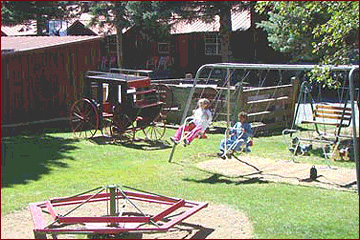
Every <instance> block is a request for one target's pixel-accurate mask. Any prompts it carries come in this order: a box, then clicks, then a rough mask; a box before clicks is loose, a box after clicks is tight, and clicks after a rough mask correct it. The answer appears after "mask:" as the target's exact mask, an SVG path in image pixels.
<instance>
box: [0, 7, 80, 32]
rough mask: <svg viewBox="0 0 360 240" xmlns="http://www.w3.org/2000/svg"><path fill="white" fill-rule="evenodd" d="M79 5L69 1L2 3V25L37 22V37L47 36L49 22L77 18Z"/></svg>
mask: <svg viewBox="0 0 360 240" xmlns="http://www.w3.org/2000/svg"><path fill="white" fill-rule="evenodd" d="M78 7H79V5H77V4H76V2H69V1H1V24H2V25H15V24H28V23H30V20H36V24H37V35H45V34H47V32H46V23H47V21H48V20H64V19H66V18H72V17H74V16H76V15H77V14H76V13H77V12H78V11H76V10H77V9H78Z"/></svg>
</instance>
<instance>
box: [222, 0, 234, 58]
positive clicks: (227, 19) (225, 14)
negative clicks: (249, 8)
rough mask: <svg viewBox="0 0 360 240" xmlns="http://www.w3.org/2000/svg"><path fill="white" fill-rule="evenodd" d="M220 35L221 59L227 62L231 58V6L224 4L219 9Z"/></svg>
mask: <svg viewBox="0 0 360 240" xmlns="http://www.w3.org/2000/svg"><path fill="white" fill-rule="evenodd" d="M219 17H220V29H219V32H220V36H221V61H222V62H229V60H230V58H231V55H232V54H231V50H230V36H231V32H232V23H231V7H229V6H225V7H222V8H221V9H220V13H219Z"/></svg>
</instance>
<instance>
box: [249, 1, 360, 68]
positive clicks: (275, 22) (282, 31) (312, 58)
mask: <svg viewBox="0 0 360 240" xmlns="http://www.w3.org/2000/svg"><path fill="white" fill-rule="evenodd" d="M256 11H258V12H259V13H263V14H267V15H268V20H266V21H262V22H261V23H259V24H258V25H257V27H259V28H263V29H264V30H265V31H266V32H267V33H268V40H269V42H270V44H271V47H273V48H274V49H275V50H277V51H280V52H283V53H287V54H288V55H289V56H290V58H291V60H292V61H293V62H318V63H320V64H334V65H337V64H350V63H351V64H358V58H359V51H358V49H359V2H358V1H319V2H318V1H301V2H299V1H276V2H258V3H257V5H256Z"/></svg>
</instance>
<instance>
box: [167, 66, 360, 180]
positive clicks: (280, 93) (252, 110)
mask: <svg viewBox="0 0 360 240" xmlns="http://www.w3.org/2000/svg"><path fill="white" fill-rule="evenodd" d="M315 67H317V66H315V65H283V64H242V63H217V64H205V65H202V66H201V67H200V68H199V69H198V71H197V72H196V75H195V78H194V79H193V84H192V87H191V89H190V93H189V96H188V98H187V101H186V105H185V107H184V108H183V109H184V110H183V113H182V118H181V124H184V123H185V119H186V118H187V113H188V110H189V107H190V105H191V103H192V100H193V94H194V92H195V90H196V84H197V81H198V80H199V79H200V76H201V75H203V74H204V72H205V73H207V74H208V78H207V79H210V75H211V74H212V73H213V72H214V70H215V69H216V70H222V71H223V72H226V74H225V81H223V82H224V83H225V84H226V85H225V84H224V85H222V86H220V91H217V94H216V97H214V98H213V99H212V104H211V105H212V106H213V111H214V114H213V115H214V119H215V116H219V117H221V116H226V131H225V139H227V138H228V137H229V136H228V132H229V131H230V128H231V120H233V119H234V115H236V114H237V113H238V112H239V111H245V112H248V121H249V122H250V123H251V125H252V128H254V130H255V131H254V134H253V136H255V135H256V134H257V133H258V132H260V131H259V130H262V129H264V128H265V129H272V128H270V127H269V126H278V127H279V126H280V127H282V129H283V135H284V136H285V135H287V134H288V133H290V136H291V137H292V139H291V140H293V141H295V142H296V140H297V141H299V142H304V140H301V141H300V140H299V139H300V138H295V134H297V133H298V132H299V130H298V129H296V124H295V123H297V122H296V121H298V120H299V118H298V117H299V115H300V114H299V112H300V111H299V109H300V107H301V105H303V104H301V100H300V97H301V95H302V94H303V93H304V92H305V93H306V94H307V93H308V92H309V90H310V87H311V86H310V85H309V84H308V83H304V82H305V81H303V83H301V87H300V91H298V89H299V76H303V77H305V76H306V74H305V73H306V72H307V71H311V70H312V69H314V68H315ZM325 67H329V66H325ZM209 69H210V71H208V70H209ZM330 69H331V71H335V72H342V75H343V76H344V75H345V74H346V73H348V76H349V77H348V85H349V87H348V88H349V89H348V91H347V94H346V97H345V98H343V97H342V100H345V99H347V100H348V101H349V100H350V105H351V106H349V103H348V102H345V101H344V104H342V105H341V104H338V105H336V104H331V105H330V104H327V103H321V104H320V103H319V104H311V105H310V109H312V110H311V113H309V112H308V113H307V114H305V116H311V117H312V118H311V119H307V120H305V119H304V120H303V123H304V124H305V122H306V121H307V124H308V125H309V124H310V125H312V126H314V127H315V129H316V131H315V132H316V134H317V135H319V136H322V138H323V139H322V140H320V141H322V143H325V147H324V150H325V148H327V147H328V146H327V145H329V144H330V143H331V144H330V145H334V143H340V142H341V141H339V139H343V137H344V136H343V134H342V133H341V130H342V129H345V128H348V126H349V125H350V123H351V121H353V122H355V121H354V120H355V119H356V118H355V111H354V109H355V105H354V102H355V100H354V98H355V93H354V73H355V72H358V66H349V65H344V66H330ZM235 72H236V74H235ZM276 74H278V75H276ZM235 75H236V77H237V78H235V77H234V76H235ZM254 75H255V77H254ZM338 75H339V76H340V75H341V74H338ZM251 77H253V79H254V78H256V77H257V79H258V80H257V81H258V86H257V87H248V84H249V82H251V81H252V80H253V79H251ZM289 78H291V82H290V81H289ZM233 79H236V80H237V83H236V84H235V86H232V85H231V84H230V81H231V80H233ZM266 79H270V80H271V83H275V84H274V85H275V86H274V85H273V86H269V85H267V86H264V84H265V83H266V82H267V81H266ZM289 82H290V84H288V83H289ZM217 89H219V88H216V90H217ZM264 90H265V91H264ZM266 91H267V92H266ZM344 91H345V90H344V89H343V91H342V92H341V96H343V93H344ZM298 92H300V94H299V96H298V97H296V96H297V95H298ZM224 93H225V94H226V93H227V94H226V96H225V97H224V95H225V94H224ZM231 93H232V94H231ZM234 98H235V100H234ZM307 98H308V99H309V98H310V97H309V96H307ZM296 103H297V104H296ZM345 103H346V105H345ZM219 104H220V107H219V106H218V105H219ZM260 106H261V108H260ZM295 108H296V109H295ZM180 109H181V108H180ZM222 109H226V110H227V112H226V113H220V112H219V111H221V110H222ZM294 113H295V114H294ZM325 119H326V121H324V120H325ZM258 123H259V125H258V126H256V127H255V125H256V124H258ZM289 127H290V128H289ZM324 127H327V128H330V127H332V128H333V131H334V134H332V135H333V136H334V139H331V140H329V142H326V141H327V140H326V139H325V136H326V137H329V134H328V133H327V134H324V132H327V131H321V128H324ZM334 128H335V129H334ZM352 132H353V134H349V135H348V139H350V138H351V137H352V139H353V140H352V144H353V147H352V148H351V149H352V150H353V152H354V153H353V155H354V158H355V162H356V165H357V167H356V170H357V176H359V174H358V168H359V167H358V144H357V142H358V138H357V137H356V136H357V132H356V124H353V126H352ZM293 136H294V137H293ZM309 139H312V140H311V141H308V142H309V143H311V142H316V141H318V140H316V139H315V138H309ZM296 144H297V143H296ZM309 145H311V144H309ZM295 146H296V145H295ZM297 146H298V147H301V145H300V144H299V145H297ZM306 147H311V146H306ZM175 148H176V144H174V145H173V148H172V151H171V153H170V156H169V160H168V161H169V162H171V160H172V157H173V154H174V151H175ZM340 150H341V149H340ZM295 152H296V150H295ZM339 152H340V151H339ZM328 156H329V154H328Z"/></svg>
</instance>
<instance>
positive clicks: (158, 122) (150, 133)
mask: <svg viewBox="0 0 360 240" xmlns="http://www.w3.org/2000/svg"><path fill="white" fill-rule="evenodd" d="M165 123H166V117H165V116H164V115H163V114H162V113H160V114H159V115H158V116H157V117H156V118H155V119H154V120H153V121H152V122H151V123H150V124H149V126H148V127H146V128H144V129H143V132H144V134H145V136H146V138H148V139H150V140H153V141H156V140H160V139H162V138H163V137H164V135H165V131H166V126H165Z"/></svg>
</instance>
